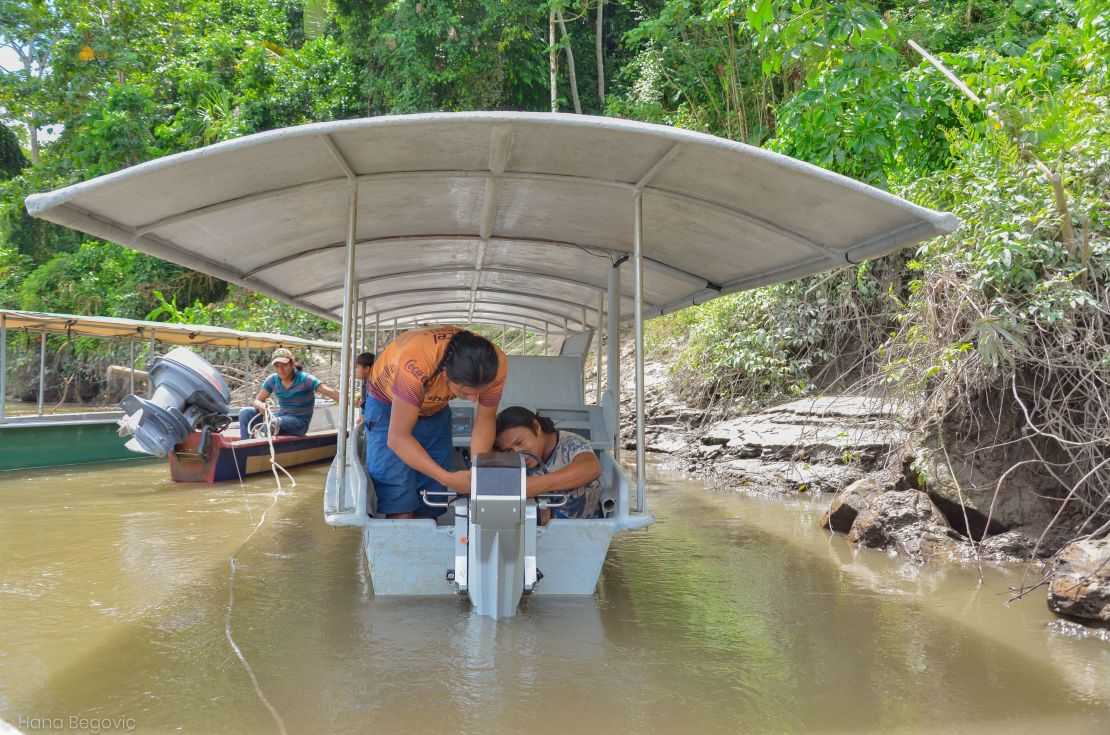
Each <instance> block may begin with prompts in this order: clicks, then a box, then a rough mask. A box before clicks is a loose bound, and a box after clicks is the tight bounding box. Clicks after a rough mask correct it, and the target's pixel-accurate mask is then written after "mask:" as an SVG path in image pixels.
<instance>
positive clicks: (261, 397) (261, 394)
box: [251, 388, 270, 413]
mask: <svg viewBox="0 0 1110 735" xmlns="http://www.w3.org/2000/svg"><path fill="white" fill-rule="evenodd" d="M269 397H270V391H268V390H266V389H265V388H263V389H262V390H260V391H258V395H257V396H255V397H254V400H253V401H251V405H252V406H254V409H255V410H256V411H258V412H259V413H266V399H267V398H269Z"/></svg>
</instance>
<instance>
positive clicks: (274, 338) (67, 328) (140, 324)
mask: <svg viewBox="0 0 1110 735" xmlns="http://www.w3.org/2000/svg"><path fill="white" fill-rule="evenodd" d="M0 320H2V321H3V324H4V327H5V328H7V329H8V331H9V332H12V331H29V332H36V333H41V332H46V333H48V334H65V335H74V336H78V337H103V338H105V339H111V338H117V339H134V340H140V341H142V340H151V339H153V340H156V341H158V342H162V343H165V344H173V345H190V346H193V347H250V348H252V349H256V348H257V349H272V348H274V347H310V348H315V349H323V350H338V349H339V348H340V344H339V343H338V342H325V341H322V340H313V339H301V338H300V337H290V336H288V335H285V334H271V333H269V332H240V331H238V330H235V329H227V328H225V327H209V326H203V325H200V324H171V323H169V322H144V321H138V320H136V319H118V318H116V317H110V316H77V315H76V314H49V313H46V312H39V311H11V310H8V309H0Z"/></svg>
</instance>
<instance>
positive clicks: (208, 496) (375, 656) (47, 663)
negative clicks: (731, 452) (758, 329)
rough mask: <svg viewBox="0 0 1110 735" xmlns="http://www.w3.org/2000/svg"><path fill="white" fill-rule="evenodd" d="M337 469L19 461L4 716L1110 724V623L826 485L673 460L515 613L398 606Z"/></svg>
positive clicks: (155, 725)
mask: <svg viewBox="0 0 1110 735" xmlns="http://www.w3.org/2000/svg"><path fill="white" fill-rule="evenodd" d="M324 472H325V468H324V467H322V466H315V467H309V468H305V469H302V470H299V471H296V472H295V473H294V474H295V476H296V478H297V481H298V486H297V487H295V488H291V487H288V486H286V487H285V488H284V489H282V490H280V491H276V490H275V485H274V481H273V478H272V477H271V476H269V475H263V476H256V478H252V481H251V482H250V483H248V484H247V485H246V486H245V487H240V486H238V485H237V484H235V483H225V484H220V485H175V484H173V483H172V482H170V480H169V479H168V475H167V471H166V469H165V467H164V466H163V465H162V464H159V463H155V462H137V463H125V464H110V465H101V466H92V467H90V466H85V467H80V468H69V469H61V470H36V471H28V472H9V473H3V474H0V720H2V722H3V723H7V724H8V726H9V727H14V728H17V729H19V730H20V731H23V732H28V733H29V732H43V731H61V732H66V731H69V732H72V731H85V732H90V731H95V730H99V731H101V732H112V731H120V730H123V731H127V730H130V731H134V732H154V733H161V732H196V733H223V732H226V733H254V732H281V731H282V730H284V731H285V732H289V733H322V732H338V733H357V732H367V733H371V732H372V733H409V732H413V733H416V732H419V733H423V732H433V733H440V732H441V733H502V732H504V733H511V732H525V731H526V732H529V733H572V734H584V733H592V732H610V731H612V732H627V731H633V732H638V733H642V732H648V733H655V732H657V733H682V734H689V735H694V734H697V733H713V732H728V733H737V732H799V731H813V732H896V731H905V732H938V733H939V732H943V733H948V732H975V733H982V732H1005V733H1020V732H1049V731H1051V732H1054V733H1070V732H1076V733H1088V732H1089V733H1107V732H1110V642H1107V641H1105V640H1100V639H1097V638H1076V637H1072V636H1071V635H1069V634H1068V633H1067V631H1066V629H1063V628H1061V627H1060V626H1059V625H1057V624H1056V623H1053V620H1054V618H1053V616H1052V615H1050V613H1049V612H1048V611H1047V610H1046V607H1045V602H1044V595H1043V591H1041V590H1038V591H1037V592H1034V593H1033V594H1032V595H1030V596H1029V597H1028V598H1026V599H1023V600H1021V601H1018V602H1016V603H1013V604H1011V605H1009V606H1007V605H1005V604H1004V602H1005V600H1006V598H1007V597H1008V591H1009V588H1010V587H1011V586H1014V585H1016V584H1018V582H1019V581H1020V579H1021V573H1022V572H1021V569H1020V568H1015V569H999V568H992V569H989V570H987V575H986V580H985V583H984V584H982V585H980V584H979V583H978V575H977V572H976V570H975V569H974V567H956V566H948V567H924V568H921V567H917V566H914V565H912V564H907V563H905V562H903V561H901V560H898V559H893V558H891V557H889V556H887V555H886V554H884V553H882V552H877V551H870V550H864V551H859V550H854V549H852V548H851V547H849V545H848V544H847V543H846V542H845V541H844V539H843V537H830V536H829V535H828V534H826V533H824V532H822V531H820V530H819V529H818V528H817V524H816V519H817V518H818V517H819V515H820V513H821V512H822V511H823V510H824V507H825V506H826V505H827V503H828V499H827V498H825V499H818V500H816V501H813V500H809V499H805V498H801V499H796V500H786V501H784V500H768V499H760V498H755V497H749V496H744V495H740V494H736V493H732V492H722V491H709V490H706V489H705V487H704V486H703V484H702V483H701V482H700V481H698V480H696V479H693V478H688V477H685V476H683V475H680V474H677V473H675V472H672V471H669V470H666V469H665V468H662V467H653V469H652V478H651V484H650V487H649V502H650V503H651V505H652V508H653V510H654V512H655V514H656V516H657V518H658V522H657V523H656V524H655V525H654V526H652V527H651V528H649V529H647V530H644V531H639V532H636V533H633V534H626V535H624V536H621V537H618V538H617V540H616V541H615V542H614V545H613V548H612V550H611V552H610V555H609V559H608V561H607V562H606V565H605V569H604V572H603V575H602V580H601V584H600V586H599V589H598V592H597V595H596V596H594V597H592V598H588V599H554V598H547V599H545V598H542V597H537V598H531V599H527V600H526V601H525V603H524V605H523V608H522V610H521V613H520V614H519V615H518V616H517V617H516V618H514V619H511V620H508V621H502V622H500V623H495V622H492V621H490V620H488V619H485V618H479V617H477V616H475V615H473V614H472V613H471V611H470V606H469V604H468V602H467V601H466V600H465V599H458V598H451V597H444V598H435V599H432V598H422V599H375V597H374V595H373V591H372V589H371V586H370V581H369V577H368V575H367V574H366V573H365V567H364V563H363V561H362V556H361V549H360V537H359V534H358V532H357V531H355V530H352V529H335V528H331V527H329V526H327V525H325V523H324V522H323V519H322V512H321V492H322V491H321V486H322V481H323V477H324ZM263 513H266V516H265V518H264V519H263V518H262V514H263ZM260 520H261V521H262V522H261V525H258V524H259V521H260ZM256 526H257V531H256V532H255V533H254V534H253V535H250V534H251V533H252V531H253V530H254V529H255V528H256ZM248 536H249V540H247V542H246V543H245V544H244V539H248ZM240 547H242V548H240ZM232 555H235V565H236V568H235V574H234V578H232V575H231V566H232V565H231V561H230V559H231V557H232ZM540 566H541V568H542V560H541V563H540ZM229 603H230V604H229ZM229 632H230V638H229V635H228V634H229ZM232 642H234V644H235V645H236V646H238V648H239V650H240V651H241V653H242V654H243V657H244V658H245V660H246V661H247V663H248V664H249V669H248V667H247V666H245V665H244V663H243V661H241V660H240V659H239V658H238V657H237V656H236V654H235V652H234V651H233V649H232ZM252 675H253V677H254V678H253V680H252ZM256 683H257V688H256ZM267 703H268V704H269V707H268V706H267ZM271 707H272V711H271V709H270V708H271ZM3 731H4V725H3V724H2V723H0V732H3Z"/></svg>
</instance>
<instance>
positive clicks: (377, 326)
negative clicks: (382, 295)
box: [374, 311, 382, 355]
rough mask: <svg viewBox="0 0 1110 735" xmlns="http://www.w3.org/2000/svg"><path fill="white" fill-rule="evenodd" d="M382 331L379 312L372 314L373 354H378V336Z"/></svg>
mask: <svg viewBox="0 0 1110 735" xmlns="http://www.w3.org/2000/svg"><path fill="white" fill-rule="evenodd" d="M381 331H382V314H381V312H380V311H378V312H374V354H375V355H377V354H378V335H379V334H380V333H381Z"/></svg>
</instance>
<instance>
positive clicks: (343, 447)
mask: <svg viewBox="0 0 1110 735" xmlns="http://www.w3.org/2000/svg"><path fill="white" fill-rule="evenodd" d="M357 218H358V184H357V183H355V184H354V185H352V186H351V192H350V194H349V195H348V199H347V268H346V270H345V281H344V284H343V330H342V338H341V339H340V340H339V343H340V344H341V345H342V352H341V353H340V355H339V386H340V388H339V416H340V417H341V420H342V422H343V423H342V425H341V426H340V427H339V442H338V444H337V445H336V452H335V457H336V460H337V461H338V466H337V467H336V470H337V471H336V479H337V480H338V481H339V486H338V488H337V493H336V497H338V498H345V497H346V495H347V492H346V490H347V429H348V423H347V405H348V404H349V403H350V402H351V400H350V398H351V391H350V390H348V388H349V386H350V382H351V336H352V332H353V331H354V321H355V319H354V315H353V314H352V313H351V307H352V301H353V300H354V295H355V228H356V225H357ZM356 505H357V501H356ZM343 510H346V509H345V508H343Z"/></svg>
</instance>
